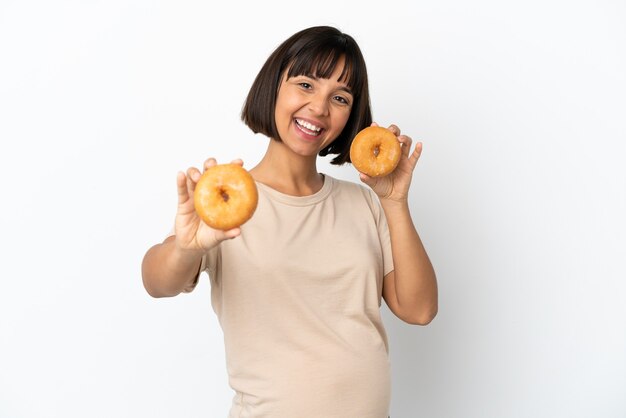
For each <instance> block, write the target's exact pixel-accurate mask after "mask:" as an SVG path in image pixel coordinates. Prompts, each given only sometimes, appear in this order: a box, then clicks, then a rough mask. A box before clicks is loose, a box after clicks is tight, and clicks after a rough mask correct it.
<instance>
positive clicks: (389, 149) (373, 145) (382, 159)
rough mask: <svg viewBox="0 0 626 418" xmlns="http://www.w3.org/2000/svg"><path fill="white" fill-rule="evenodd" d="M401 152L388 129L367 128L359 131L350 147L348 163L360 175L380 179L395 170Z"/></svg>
mask: <svg viewBox="0 0 626 418" xmlns="http://www.w3.org/2000/svg"><path fill="white" fill-rule="evenodd" d="M401 153H402V150H401V148H400V142H398V138H396V136H395V135H394V134H393V132H391V131H390V130H389V129H386V128H382V127H380V126H369V127H367V128H365V129H363V130H361V131H360V132H359V133H358V134H357V135H356V136H355V137H354V139H353V140H352V144H351V145H350V161H351V162H352V165H354V167H355V168H356V169H357V170H359V171H360V172H361V173H365V174H367V175H368V176H370V177H381V176H385V175H387V174H389V173H391V172H392V171H393V170H395V168H396V166H397V165H398V162H399V161H400V155H401Z"/></svg>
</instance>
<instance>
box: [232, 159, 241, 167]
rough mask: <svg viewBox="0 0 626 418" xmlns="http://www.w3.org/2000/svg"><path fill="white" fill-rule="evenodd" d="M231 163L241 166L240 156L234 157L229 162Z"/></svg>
mask: <svg viewBox="0 0 626 418" xmlns="http://www.w3.org/2000/svg"><path fill="white" fill-rule="evenodd" d="M230 163H231V164H237V165H240V166H242V167H243V160H242V159H241V158H237V159H234V160H232V161H231V162H230Z"/></svg>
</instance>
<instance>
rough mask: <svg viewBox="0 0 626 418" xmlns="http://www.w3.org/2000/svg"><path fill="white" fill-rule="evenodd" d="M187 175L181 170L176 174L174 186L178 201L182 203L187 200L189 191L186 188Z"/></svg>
mask: <svg viewBox="0 0 626 418" xmlns="http://www.w3.org/2000/svg"><path fill="white" fill-rule="evenodd" d="M186 183H187V176H186V175H185V173H183V172H182V171H179V172H178V174H177V175H176V186H177V188H178V203H180V204H183V203H185V202H186V201H187V200H189V191H188V190H187V184H186Z"/></svg>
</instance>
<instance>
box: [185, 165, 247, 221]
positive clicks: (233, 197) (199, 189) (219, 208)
mask: <svg viewBox="0 0 626 418" xmlns="http://www.w3.org/2000/svg"><path fill="white" fill-rule="evenodd" d="M258 199H259V195H258V191H257V187H256V184H255V183H254V179H253V178H252V176H251V175H250V173H248V171H247V170H246V169H244V168H243V167H242V166H240V165H238V164H218V165H215V166H213V167H210V168H208V169H207V170H206V171H205V172H204V173H202V176H201V177H200V180H198V183H197V184H196V189H195V191H194V206H195V209H196V212H197V213H198V216H200V218H201V219H202V220H203V221H204V222H205V223H206V224H207V225H209V226H210V227H211V228H214V229H220V230H223V231H226V230H229V229H232V228H236V227H238V226H240V225H242V224H244V223H245V222H246V221H248V220H249V219H250V218H251V217H252V214H253V213H254V211H255V210H256V206H257V203H258Z"/></svg>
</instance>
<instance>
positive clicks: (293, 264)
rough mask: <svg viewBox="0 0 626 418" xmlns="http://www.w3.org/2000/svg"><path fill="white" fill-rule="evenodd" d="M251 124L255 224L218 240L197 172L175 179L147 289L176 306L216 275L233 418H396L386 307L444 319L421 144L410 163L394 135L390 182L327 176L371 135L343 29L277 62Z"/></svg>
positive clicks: (313, 38)
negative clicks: (396, 153) (425, 225)
mask: <svg viewBox="0 0 626 418" xmlns="http://www.w3.org/2000/svg"><path fill="white" fill-rule="evenodd" d="M242 119H243V121H244V122H245V123H246V124H247V125H248V126H249V127H250V128H251V129H252V130H253V131H254V132H255V133H262V134H264V135H265V136H267V137H268V138H269V141H268V147H267V151H266V153H265V155H264V157H263V158H262V159H261V161H260V162H259V163H258V164H257V165H256V166H254V167H253V168H252V169H251V170H250V173H251V175H252V176H253V178H254V180H255V181H256V184H257V186H258V189H259V203H258V206H257V209H256V212H255V213H254V216H253V217H252V218H251V219H250V220H249V221H248V222H247V223H245V224H244V225H242V226H241V227H240V228H235V229H232V230H229V231H216V230H213V229H211V228H209V227H208V226H207V225H206V224H204V223H203V222H202V221H201V220H200V219H199V218H198V216H197V215H196V213H195V211H194V206H193V191H194V188H195V184H196V182H197V181H198V180H199V178H200V175H201V172H200V170H198V169H197V168H194V167H192V168H189V169H188V170H187V172H186V173H182V172H181V173H179V174H178V179H177V183H178V197H179V204H178V212H177V215H176V221H175V228H174V233H173V235H171V236H170V237H168V238H167V239H166V240H165V241H164V242H163V243H161V244H158V245H155V246H154V247H152V248H151V249H149V250H148V252H147V253H146V256H145V258H144V262H143V266H142V272H143V281H144V285H145V288H146V290H147V291H148V292H149V294H150V295H152V296H154V297H162V296H174V295H177V294H179V293H181V292H189V291H191V290H193V288H194V286H195V283H196V282H197V278H198V275H199V272H202V271H207V272H208V274H209V277H210V279H211V298H212V305H213V308H214V310H215V312H216V314H217V316H218V319H219V321H220V325H221V327H222V329H223V332H224V342H225V350H226V358H227V369H228V374H229V383H230V385H231V387H232V388H233V389H234V390H235V392H236V393H235V396H234V398H233V405H232V408H231V412H230V417H255V418H258V417H272V418H281V417H285V418H295V417H298V418H305V417H315V418H331V417H337V418H339V417H341V418H350V417H354V418H383V417H386V416H387V414H388V410H389V401H390V368H389V358H388V346H387V336H386V333H385V329H384V326H383V323H382V320H381V317H380V304H381V298H384V299H385V302H386V303H387V305H388V306H389V308H390V310H391V311H392V312H393V313H394V314H395V315H396V316H398V317H399V318H400V319H402V320H403V321H405V322H408V323H411V324H422V325H425V324H428V323H429V322H430V321H431V320H432V319H433V318H434V316H435V315H436V312H437V284H436V278H435V273H434V270H433V268H432V265H431V263H430V261H429V259H428V255H427V254H426V251H425V250H424V247H423V245H422V243H421V241H420V238H419V235H418V233H417V231H416V229H415V227H414V225H413V222H412V220H411V216H410V213H409V206H408V199H407V196H408V191H409V185H410V183H411V177H412V174H413V170H414V168H415V166H416V164H417V161H418V159H419V156H420V153H421V144H417V146H416V147H415V149H414V150H413V151H412V152H411V143H412V141H411V138H409V137H408V136H406V135H401V134H400V129H399V128H398V127H397V126H395V125H391V126H390V127H389V129H390V130H391V131H392V132H393V133H394V134H395V135H396V136H397V138H398V141H399V142H400V144H401V146H402V157H401V160H400V163H399V164H398V166H397V168H396V169H395V170H394V171H393V172H392V173H391V174H389V175H387V176H385V177H382V178H370V177H368V176H366V175H365V174H361V175H360V179H361V180H362V181H363V182H364V183H365V184H366V185H367V186H368V187H365V186H363V185H359V184H355V183H352V182H346V181H340V180H337V179H334V178H332V177H330V176H328V175H324V174H323V173H319V172H318V171H317V165H316V162H317V157H318V155H319V156H325V155H328V154H333V155H336V156H335V157H334V159H333V160H332V163H333V164H343V163H345V162H349V148H350V144H351V141H352V138H354V136H355V135H356V133H357V132H359V131H360V130H361V129H363V128H365V127H367V126H369V125H370V124H372V117H371V111H370V104H369V90H368V81H367V71H366V66H365V62H364V59H363V56H362V54H361V51H360V49H359V47H358V45H357V43H356V42H355V41H354V39H353V38H352V37H350V36H349V35H346V34H343V33H341V32H340V31H338V30H337V29H335V28H332V27H312V28H308V29H305V30H302V31H300V32H298V33H296V34H294V35H293V36H291V37H290V38H289V39H287V40H286V41H285V42H284V43H282V44H281V45H280V46H279V47H278V48H277V49H276V50H275V51H274V52H273V53H272V55H270V57H269V58H268V60H267V61H266V63H265V65H264V66H263V68H262V69H261V71H260V72H259V74H258V76H257V78H256V80H255V81H254V83H253V85H252V88H251V89H250V93H249V95H248V98H247V100H246V103H245V106H244V108H243V111H242ZM235 163H238V164H242V162H241V160H236V161H235ZM215 164H217V162H216V161H215V160H214V159H212V158H209V159H208V160H207V161H206V162H205V164H204V169H206V168H208V167H211V166H213V165H215Z"/></svg>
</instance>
